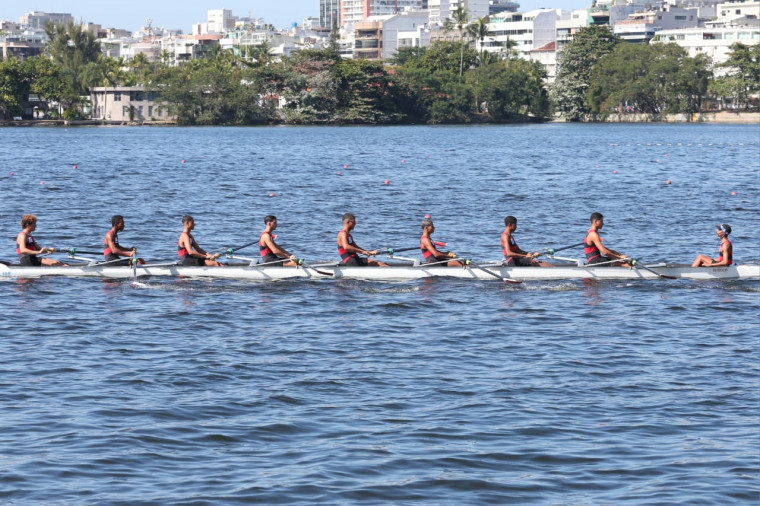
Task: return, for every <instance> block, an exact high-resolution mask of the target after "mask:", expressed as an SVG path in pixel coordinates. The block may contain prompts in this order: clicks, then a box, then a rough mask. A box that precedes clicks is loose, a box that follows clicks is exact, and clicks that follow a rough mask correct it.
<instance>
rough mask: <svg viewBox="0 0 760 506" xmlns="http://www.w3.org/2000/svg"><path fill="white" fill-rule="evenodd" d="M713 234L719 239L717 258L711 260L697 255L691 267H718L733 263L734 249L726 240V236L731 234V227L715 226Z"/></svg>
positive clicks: (705, 256)
mask: <svg viewBox="0 0 760 506" xmlns="http://www.w3.org/2000/svg"><path fill="white" fill-rule="evenodd" d="M715 228H716V230H715V234H716V235H717V236H718V237H719V238H720V250H719V255H720V256H718V258H711V257H709V256H707V255H697V258H695V259H694V263H692V264H691V266H692V267H720V266H726V267H728V266H729V265H731V264H733V263H734V247H733V245H732V244H731V241H729V240H728V236H729V234H730V233H731V225H729V224H728V223H724V224H723V225H715Z"/></svg>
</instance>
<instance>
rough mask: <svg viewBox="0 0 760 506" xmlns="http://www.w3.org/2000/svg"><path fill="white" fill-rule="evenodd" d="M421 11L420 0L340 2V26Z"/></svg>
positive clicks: (355, 0) (356, 0)
mask: <svg viewBox="0 0 760 506" xmlns="http://www.w3.org/2000/svg"><path fill="white" fill-rule="evenodd" d="M410 9H413V10H420V9H422V0H341V3H340V24H341V26H346V25H350V24H352V23H356V22H357V21H362V20H365V19H367V18H369V17H372V16H387V15H392V14H399V13H401V12H404V11H405V10H410Z"/></svg>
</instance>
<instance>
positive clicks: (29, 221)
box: [21, 214, 37, 228]
mask: <svg viewBox="0 0 760 506" xmlns="http://www.w3.org/2000/svg"><path fill="white" fill-rule="evenodd" d="M36 226H37V217H36V216H35V215H33V214H25V215H24V216H22V217H21V228H29V227H32V228H33V227H36Z"/></svg>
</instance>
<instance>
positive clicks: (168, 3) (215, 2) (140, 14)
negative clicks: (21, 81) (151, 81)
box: [0, 0, 591, 33]
mask: <svg viewBox="0 0 760 506" xmlns="http://www.w3.org/2000/svg"><path fill="white" fill-rule="evenodd" d="M517 1H518V2H519V3H520V10H521V11H528V10H532V9H536V8H539V7H546V8H550V9H566V10H571V9H577V8H581V7H588V6H589V5H591V0H517ZM210 9H231V10H232V14H233V15H234V16H240V17H243V16H248V14H249V13H250V14H251V16H253V17H255V18H264V21H265V22H267V23H271V24H273V25H274V26H276V27H277V28H286V27H288V26H290V25H291V24H292V23H294V22H296V23H300V22H301V21H303V19H304V18H307V17H310V16H313V17H318V16H319V0H129V1H127V2H107V1H106V2H104V1H103V0H0V20H3V19H4V20H9V21H14V22H16V21H18V18H19V16H21V15H23V14H26V13H27V12H30V11H42V12H68V13H69V14H71V15H72V16H74V20H76V21H80V20H81V21H84V22H91V23H97V24H100V25H102V26H103V27H104V28H123V29H126V30H129V31H136V30H138V29H140V28H141V27H142V26H145V20H147V19H152V20H153V26H154V27H162V28H168V29H176V28H179V29H181V30H182V31H183V32H184V33H188V32H189V31H190V27H191V26H192V25H193V24H194V23H202V22H205V21H206V11H208V10H210Z"/></svg>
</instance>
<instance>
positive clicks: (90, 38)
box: [45, 21, 101, 101]
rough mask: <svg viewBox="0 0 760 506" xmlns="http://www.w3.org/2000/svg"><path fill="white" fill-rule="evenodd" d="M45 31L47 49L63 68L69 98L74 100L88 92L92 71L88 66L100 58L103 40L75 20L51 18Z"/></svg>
mask: <svg viewBox="0 0 760 506" xmlns="http://www.w3.org/2000/svg"><path fill="white" fill-rule="evenodd" d="M45 33H46V34H47V37H48V43H47V45H46V47H45V51H46V53H47V54H48V55H50V58H51V59H52V60H53V61H54V62H55V63H57V64H58V65H59V66H60V67H61V69H62V72H63V75H64V77H65V79H66V80H67V81H68V82H67V84H68V85H69V87H70V90H69V93H68V95H69V97H68V99H69V101H75V100H77V99H78V97H79V95H84V94H86V93H87V89H88V88H89V83H88V82H87V81H88V74H89V73H88V71H87V70H86V68H87V66H88V65H89V64H91V63H94V62H96V61H97V60H98V59H99V58H100V55H101V52H100V43H99V42H98V41H97V39H96V38H95V35H94V34H93V33H92V32H90V31H88V30H85V29H84V28H83V27H82V25H76V24H74V23H73V22H70V23H69V24H68V25H64V24H55V23H52V22H50V21H49V22H48V23H46V24H45Z"/></svg>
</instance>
